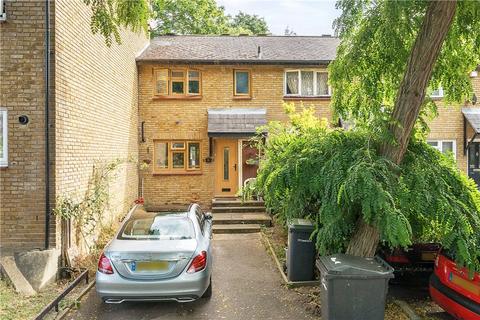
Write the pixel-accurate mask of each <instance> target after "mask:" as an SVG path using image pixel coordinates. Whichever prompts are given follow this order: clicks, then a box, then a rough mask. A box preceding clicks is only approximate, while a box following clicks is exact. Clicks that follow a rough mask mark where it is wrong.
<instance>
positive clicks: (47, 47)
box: [45, 0, 50, 250]
mask: <svg viewBox="0 0 480 320" xmlns="http://www.w3.org/2000/svg"><path fill="white" fill-rule="evenodd" d="M49 107H50V0H45V250H46V249H48V248H49V247H50V141H49V134H50V130H49Z"/></svg>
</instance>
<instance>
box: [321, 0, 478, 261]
mask: <svg viewBox="0 0 480 320" xmlns="http://www.w3.org/2000/svg"><path fill="white" fill-rule="evenodd" d="M336 6H337V8H338V9H341V10H342V15H341V16H340V17H339V18H338V19H337V20H336V21H335V26H336V32H337V34H338V36H339V37H340V39H341V44H340V46H339V48H338V52H337V58H336V60H335V61H334V62H333V63H332V65H331V66H330V83H331V85H332V87H333V89H334V91H333V92H334V94H333V108H334V110H335V111H336V113H337V115H339V116H341V117H342V118H344V119H354V120H355V122H356V125H357V126H358V127H362V126H364V127H370V128H376V129H375V130H377V131H378V133H379V134H378V136H379V137H382V138H381V139H382V141H381V143H380V144H379V145H378V148H377V151H378V154H379V155H380V156H381V157H383V158H385V159H386V160H388V161H389V162H391V163H392V164H393V165H394V166H398V165H402V163H403V161H404V159H405V153H406V150H407V147H408V145H409V142H410V140H411V138H412V136H414V135H415V134H416V133H418V132H419V131H420V129H421V128H424V127H425V123H426V121H427V118H426V117H427V116H428V115H429V114H432V112H433V113H435V111H436V106H435V104H434V103H433V101H432V100H431V99H430V98H429V96H428V92H429V90H431V89H432V88H436V87H438V86H440V85H441V86H442V87H443V89H444V91H445V92H446V96H445V99H446V101H448V102H452V103H453V102H457V103H464V102H465V101H466V100H468V99H469V98H470V97H471V96H472V87H471V82H470V81H469V78H468V75H469V73H470V72H471V71H472V70H474V69H475V68H476V66H477V64H479V63H480V2H478V1H458V2H457V1H455V0H451V1H387V0H380V1H371V0H340V1H338V2H337V5H336ZM392 171H394V168H392ZM379 223H380V220H379V219H378V216H377V215H365V214H362V213H360V214H359V215H358V217H357V222H356V227H355V231H354V232H353V234H352V236H351V240H350V243H349V245H348V248H347V253H350V254H354V255H358V256H372V255H373V254H374V253H375V250H376V248H377V246H378V243H379V240H380V237H381V232H380V229H381V228H380V227H379Z"/></svg>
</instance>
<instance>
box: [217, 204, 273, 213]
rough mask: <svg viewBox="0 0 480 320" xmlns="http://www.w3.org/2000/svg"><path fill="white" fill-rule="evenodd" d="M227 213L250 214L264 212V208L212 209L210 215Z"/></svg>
mask: <svg viewBox="0 0 480 320" xmlns="http://www.w3.org/2000/svg"><path fill="white" fill-rule="evenodd" d="M229 212H239V213H250V212H265V207H264V206H255V207H240V206H236V207H212V213H229Z"/></svg>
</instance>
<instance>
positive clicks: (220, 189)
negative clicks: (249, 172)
mask: <svg viewBox="0 0 480 320" xmlns="http://www.w3.org/2000/svg"><path fill="white" fill-rule="evenodd" d="M237 143H238V140H231V139H229V140H226V139H217V140H216V141H215V196H216V197H232V196H235V195H236V193H237V190H238V144H237Z"/></svg>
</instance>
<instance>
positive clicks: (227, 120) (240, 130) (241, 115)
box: [208, 108, 267, 137]
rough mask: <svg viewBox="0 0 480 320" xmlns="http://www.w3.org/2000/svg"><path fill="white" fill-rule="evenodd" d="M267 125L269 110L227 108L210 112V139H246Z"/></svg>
mask: <svg viewBox="0 0 480 320" xmlns="http://www.w3.org/2000/svg"><path fill="white" fill-rule="evenodd" d="M266 124H267V110H266V109H253V108H225V109H216V108H212V109H209V110H208V135H209V136H210V137H246V136H252V135H254V134H256V133H257V129H258V128H259V127H261V126H263V125H266Z"/></svg>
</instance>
